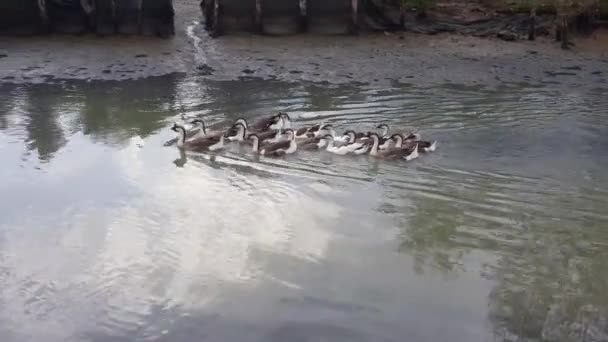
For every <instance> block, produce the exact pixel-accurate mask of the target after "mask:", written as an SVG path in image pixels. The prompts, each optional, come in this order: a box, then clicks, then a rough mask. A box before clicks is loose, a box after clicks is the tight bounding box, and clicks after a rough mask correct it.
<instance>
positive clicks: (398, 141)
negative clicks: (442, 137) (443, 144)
mask: <svg viewBox="0 0 608 342" xmlns="http://www.w3.org/2000/svg"><path fill="white" fill-rule="evenodd" d="M416 137H417V136H414V137H413V138H412V135H410V136H408V137H407V138H404V137H403V135H402V134H399V133H396V134H393V135H392V136H391V139H393V140H394V141H395V148H403V146H404V144H405V146H406V147H407V146H411V145H414V144H417V145H418V152H422V153H428V152H434V151H435V150H436V149H437V140H435V141H433V142H430V141H422V140H416V139H415V138H416Z"/></svg>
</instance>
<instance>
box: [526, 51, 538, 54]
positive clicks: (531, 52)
mask: <svg viewBox="0 0 608 342" xmlns="http://www.w3.org/2000/svg"><path fill="white" fill-rule="evenodd" d="M528 53H529V54H531V55H536V54H538V51H534V50H528Z"/></svg>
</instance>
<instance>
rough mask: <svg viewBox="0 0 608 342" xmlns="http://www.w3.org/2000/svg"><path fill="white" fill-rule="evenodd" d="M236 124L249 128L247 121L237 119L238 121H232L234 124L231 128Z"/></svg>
mask: <svg viewBox="0 0 608 342" xmlns="http://www.w3.org/2000/svg"><path fill="white" fill-rule="evenodd" d="M237 124H241V125H243V126H244V127H245V128H249V124H248V123H247V120H245V119H244V118H238V119H236V121H234V124H233V125H232V126H233V127H234V126H235V125H237Z"/></svg>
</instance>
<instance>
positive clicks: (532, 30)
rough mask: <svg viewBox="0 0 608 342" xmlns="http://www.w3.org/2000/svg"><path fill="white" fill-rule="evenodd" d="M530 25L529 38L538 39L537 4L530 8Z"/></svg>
mask: <svg viewBox="0 0 608 342" xmlns="http://www.w3.org/2000/svg"><path fill="white" fill-rule="evenodd" d="M529 24H530V26H529V27H528V40H535V39H536V6H532V9H530V23H529Z"/></svg>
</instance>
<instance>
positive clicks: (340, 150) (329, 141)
mask: <svg viewBox="0 0 608 342" xmlns="http://www.w3.org/2000/svg"><path fill="white" fill-rule="evenodd" d="M323 140H325V143H326V146H327V148H326V149H325V150H326V151H327V152H330V153H333V154H337V155H340V156H344V155H347V154H348V153H350V152H351V151H350V148H349V147H348V146H340V147H337V146H334V137H333V136H332V135H330V134H326V135H324V136H323Z"/></svg>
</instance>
